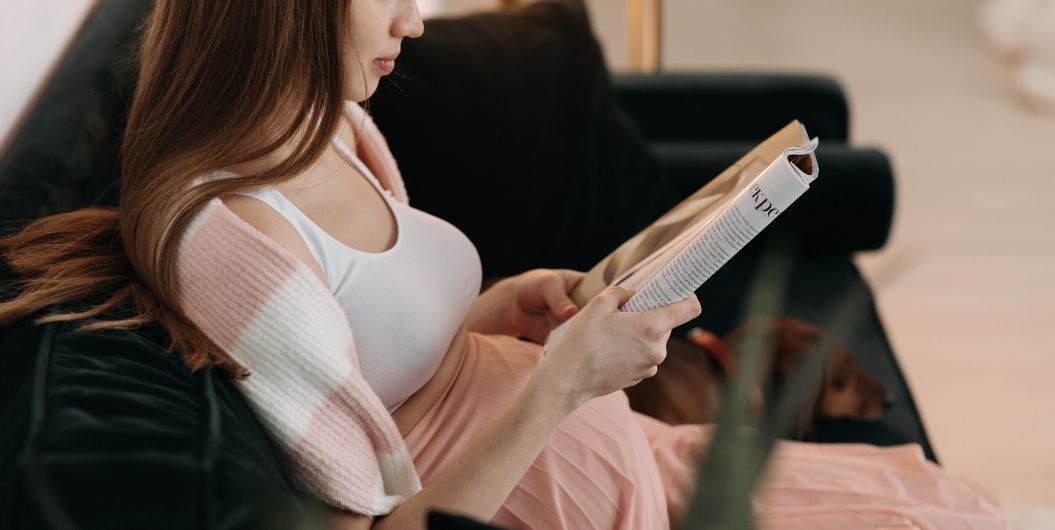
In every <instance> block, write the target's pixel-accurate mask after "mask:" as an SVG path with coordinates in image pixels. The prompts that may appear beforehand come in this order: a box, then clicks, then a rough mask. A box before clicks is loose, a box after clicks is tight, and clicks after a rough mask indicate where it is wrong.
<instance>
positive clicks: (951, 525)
mask: <svg viewBox="0 0 1055 530" xmlns="http://www.w3.org/2000/svg"><path fill="white" fill-rule="evenodd" d="M467 342H468V344H467V347H466V352H465V355H464V356H463V358H462V360H461V362H460V364H459V366H458V369H457V374H456V375H455V376H454V379H453V381H452V382H451V384H450V385H449V387H448V388H447V389H446V391H445V392H444V394H443V396H441V397H440V399H439V400H437V403H436V404H435V405H434V406H433V407H432V408H431V409H430V410H429V411H428V413H426V415H425V417H424V418H422V419H421V421H420V422H418V424H417V425H415V426H414V428H413V429H412V430H411V431H410V432H409V433H408V434H407V436H406V437H405V442H406V445H407V449H408V450H409V452H410V455H411V458H412V460H413V461H414V466H415V467H416V469H417V471H418V475H419V476H420V478H421V481H422V483H423V484H428V483H429V482H430V481H431V480H432V478H433V477H435V476H436V474H437V473H438V472H439V471H440V470H442V469H444V468H445V467H446V466H448V465H451V464H452V463H453V462H454V461H455V460H456V459H457V458H458V457H459V456H460V455H461V454H462V452H463V451H465V449H466V447H468V445H469V444H470V443H471V442H472V441H473V439H475V438H476V436H477V435H478V434H479V433H480V432H481V431H483V430H484V429H485V428H487V427H488V426H489V425H491V424H492V423H493V422H494V421H496V420H497V418H498V417H500V416H501V415H502V414H503V413H504V412H505V411H506V410H507V409H508V408H509V407H510V406H511V405H512V403H513V401H514V400H515V399H516V397H517V396H518V395H519V393H520V390H521V389H522V388H523V387H524V385H525V384H526V383H527V381H528V379H529V378H530V376H531V373H532V372H533V371H534V369H535V367H536V366H538V364H539V362H541V360H542V351H541V350H542V349H541V347H540V346H538V345H536V344H532V343H529V342H523V341H519V340H516V339H514V338H511V337H503V336H491V335H479V334H475V333H470V334H469V340H468V341H467ZM711 432H712V428H711V427H710V426H705V425H677V426H672V425H668V424H666V423H663V422H661V421H659V420H655V419H653V418H650V417H647V416H643V415H640V414H638V413H636V412H633V411H631V410H630V407H629V404H628V402H627V399H626V395H625V394H624V393H622V392H616V393H614V394H611V395H608V396H605V397H602V398H597V399H594V400H591V401H590V402H588V403H587V404H586V405H584V406H583V407H581V408H579V409H578V410H577V411H576V412H575V413H573V414H572V415H571V416H569V417H568V418H567V419H566V420H565V421H564V422H563V423H562V424H561V426H560V428H559V429H558V431H557V433H556V434H554V436H553V437H552V438H551V439H550V441H549V443H548V444H547V445H546V447H545V448H544V449H543V451H542V453H541V454H540V455H539V457H538V458H537V459H536V461H535V462H534V464H533V465H532V466H531V468H530V469H529V470H528V472H527V473H526V474H525V475H524V477H523V478H522V479H521V481H520V482H519V483H518V484H517V486H516V488H515V489H514V490H513V492H512V493H511V494H510V496H509V498H508V499H507V500H506V502H505V504H503V505H502V508H501V509H500V510H499V511H498V513H497V514H496V515H495V517H494V519H493V520H492V522H493V523H494V524H497V525H500V526H504V527H507V528H517V529H539V530H542V529H545V530H549V529H576V530H578V529H586V530H590V529H642V530H648V529H656V528H660V529H665V528H670V526H671V524H670V521H672V520H673V521H680V519H681V517H682V515H683V514H684V512H685V510H686V508H687V504H688V502H689V500H690V499H691V495H692V489H693V485H694V480H695V474H696V465H697V460H698V456H699V455H700V454H701V452H702V451H703V450H704V449H705V448H706V447H707V443H708V442H709V441H710V436H711ZM755 507H756V513H757V517H758V521H759V523H760V525H759V526H760V528H763V529H781V530H799V529H803V530H805V529H811V530H814V529H840V530H843V529H866V528H867V529H877V528H883V529H916V528H918V529H942V530H945V529H965V530H967V529H969V530H983V529H1001V530H1003V529H1007V528H1009V524H1008V522H1007V520H1006V517H1005V515H1004V514H1003V512H1002V511H1001V510H1000V509H999V508H998V507H997V506H996V505H995V504H994V503H993V502H992V501H991V500H990V499H989V498H987V497H986V496H985V495H984V494H981V493H980V492H979V491H978V489H977V488H976V487H974V486H972V485H970V484H969V483H967V482H966V481H964V480H963V479H961V478H959V477H956V476H955V475H953V474H951V473H949V472H947V471H945V470H944V469H942V468H940V467H938V466H936V465H934V464H932V463H930V462H928V461H927V460H926V459H925V458H924V457H923V453H922V451H921V450H920V448H919V446H918V445H905V446H899V447H891V448H879V447H874V446H869V445H863V444H809V443H799V442H781V443H779V444H778V445H777V447H776V449H775V452H774V454H773V457H772V459H771V464H770V467H769V470H768V472H767V475H766V478H765V480H764V483H763V485H762V487H761V488H760V491H759V492H758V495H757V496H756V502H755Z"/></svg>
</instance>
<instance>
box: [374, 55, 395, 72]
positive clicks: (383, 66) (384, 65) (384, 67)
mask: <svg viewBox="0 0 1055 530" xmlns="http://www.w3.org/2000/svg"><path fill="white" fill-rule="evenodd" d="M374 64H376V65H377V68H378V70H381V74H382V75H388V74H391V73H392V70H395V68H396V60H395V59H374Z"/></svg>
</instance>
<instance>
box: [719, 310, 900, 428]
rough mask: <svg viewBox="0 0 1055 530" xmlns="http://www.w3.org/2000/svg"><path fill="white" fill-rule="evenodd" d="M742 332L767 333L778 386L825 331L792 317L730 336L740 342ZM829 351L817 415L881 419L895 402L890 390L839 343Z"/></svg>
mask: <svg viewBox="0 0 1055 530" xmlns="http://www.w3.org/2000/svg"><path fill="white" fill-rule="evenodd" d="M743 333H764V334H765V336H766V342H767V345H768V347H769V348H770V351H771V352H772V355H773V358H772V364H771V365H770V366H771V371H770V375H769V380H770V383H771V385H772V386H773V387H774V388H779V387H781V386H783V384H784V383H785V382H786V381H788V380H789V378H791V377H792V376H793V375H794V373H795V372H796V371H797V370H798V369H799V367H800V366H802V362H803V361H804V360H805V359H806V356H807V355H810V354H811V353H812V352H814V351H815V350H816V349H817V347H818V345H819V344H820V343H821V340H822V339H823V338H824V332H823V331H821V329H820V328H818V327H817V326H814V325H812V324H810V323H808V322H804V321H802V320H798V319H795V318H790V317H779V318H773V319H767V320H766V321H764V322H753V323H750V324H748V325H745V326H743V327H742V328H741V329H738V330H737V331H736V332H734V333H733V334H731V336H730V338H729V339H727V340H729V341H731V342H734V343H735V342H737V341H739V340H741V339H742V335H743ZM822 353H826V359H825V363H824V374H823V383H822V385H821V386H820V387H819V388H818V389H816V391H815V392H814V394H813V395H814V399H813V407H812V410H813V411H814V414H816V415H817V416H820V417H823V418H829V419H838V418H849V419H853V420H859V421H870V420H875V419H877V418H879V417H880V416H881V415H882V413H883V410H884V409H886V408H887V407H888V406H889V405H890V404H891V402H892V399H891V396H890V393H888V392H887V390H886V389H885V388H884V387H883V385H882V384H881V383H880V382H879V381H878V380H876V379H875V378H874V377H872V376H871V375H869V374H867V373H865V372H864V371H863V370H861V368H860V366H858V364H857V361H856V360H855V359H854V356H853V355H852V354H851V353H850V352H849V351H848V350H847V349H846V347H845V346H843V345H842V344H841V343H839V342H835V343H834V344H833V346H832V347H831V348H829V349H828V351H827V352H822Z"/></svg>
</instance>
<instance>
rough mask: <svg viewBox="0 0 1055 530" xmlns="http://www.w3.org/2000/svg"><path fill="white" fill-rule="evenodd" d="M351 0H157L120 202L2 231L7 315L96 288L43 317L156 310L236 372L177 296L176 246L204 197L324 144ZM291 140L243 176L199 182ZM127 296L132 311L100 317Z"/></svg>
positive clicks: (127, 140) (338, 108) (305, 162)
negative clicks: (10, 285) (74, 304)
mask: <svg viewBox="0 0 1055 530" xmlns="http://www.w3.org/2000/svg"><path fill="white" fill-rule="evenodd" d="M348 1H349V0H271V1H260V0H156V1H155V3H154V4H155V5H154V8H153V11H152V13H151V15H150V17H149V18H148V19H147V21H146V22H145V24H144V26H143V28H142V35H141V38H140V41H139V45H138V48H137V61H136V63H135V64H136V66H137V67H138V69H139V74H138V81H137V84H136V88H135V92H134V97H133V99H132V104H131V108H130V109H129V115H128V116H129V117H128V123H127V127H126V129H125V131H124V136H123V139H122V142H121V152H120V154H121V174H120V185H121V188H120V200H119V203H118V204H119V206H118V207H117V208H116V209H113V208H89V209H82V210H77V211H73V212H68V213H63V214H59V215H52V216H48V217H44V218H41V219H38V220H36V221H34V222H32V223H30V224H29V225H27V226H26V227H25V228H24V229H23V230H22V231H21V232H19V233H17V234H14V235H11V236H10V237H6V238H0V252H3V253H4V254H5V255H6V259H7V261H8V263H9V265H10V266H11V268H12V269H13V271H14V272H15V273H16V274H17V275H18V279H17V280H16V285H15V287H16V292H17V293H18V294H17V296H15V297H14V298H13V299H11V300H8V301H5V302H2V303H0V325H7V324H10V323H11V322H14V321H16V320H18V319H21V318H24V317H26V316H29V315H33V314H36V313H37V312H38V311H41V310H44V309H46V308H48V307H49V306H52V305H54V304H61V303H66V302H71V301H79V300H84V299H85V298H87V297H96V296H97V297H99V298H98V299H99V300H104V301H103V302H102V303H100V304H99V305H96V306H95V307H91V308H89V309H85V310H83V311H72V312H54V313H52V314H46V315H44V316H42V317H39V318H37V319H36V320H35V322H37V323H41V324H42V323H45V322H60V321H73V320H81V319H88V318H93V321H90V322H86V323H83V324H81V325H80V326H79V327H78V328H77V329H78V330H83V331H92V330H99V329H107V328H134V327H137V326H140V325H143V324H145V323H149V322H157V323H158V324H160V325H161V326H162V327H163V328H164V329H165V330H166V331H167V333H168V335H169V339H170V340H171V343H170V348H172V349H174V350H176V351H178V352H179V353H180V355H181V356H182V358H183V360H184V362H185V363H186V364H187V365H188V366H189V367H190V368H191V369H192V370H197V369H200V368H202V367H204V366H206V365H209V364H214V365H217V366H219V367H221V368H222V369H224V370H225V371H226V372H228V373H230V374H232V375H239V374H242V373H243V371H242V369H241V367H240V366H238V364H237V363H236V362H235V361H234V360H233V359H232V358H230V357H229V356H228V355H227V354H226V353H225V352H223V351H222V350H221V349H220V348H218V347H217V346H216V345H215V344H214V343H213V342H212V341H211V340H209V338H208V337H207V336H206V335H204V334H203V333H202V332H201V331H200V330H199V329H198V328H197V327H196V326H194V325H193V324H192V323H191V322H190V321H189V320H188V319H187V318H186V317H184V316H183V315H182V314H181V312H180V311H179V310H178V308H177V307H176V305H175V298H174V293H173V285H174V284H173V281H174V271H173V267H172V264H173V263H174V262H175V252H176V250H177V244H178V242H179V238H180V235H181V234H182V233H183V231H184V229H185V228H186V227H187V225H188V223H189V222H190V221H191V219H192V218H193V217H194V215H195V214H196V213H198V212H199V211H200V209H201V208H202V207H203V206H204V205H205V203H206V202H208V201H209V200H210V199H213V198H215V197H219V196H222V195H226V194H228V193H231V192H234V191H239V190H244V189H247V188H249V187H252V186H258V185H263V184H275V183H279V182H282V181H285V180H289V179H290V178H292V177H293V176H295V175H296V174H298V173H299V172H301V171H303V170H304V169H306V168H307V167H309V166H310V165H311V164H312V163H313V162H314V161H315V160H317V159H318V158H319V156H321V154H322V153H323V151H324V150H325V148H326V146H327V143H328V142H329V139H330V138H331V137H332V136H333V135H334V134H335V133H336V130H337V127H338V125H339V120H340V119H341V113H342V112H343V104H344V100H343V91H344V74H345V71H346V68H347V66H348V63H349V62H351V61H349V60H348V59H347V58H346V57H345V56H344V51H345V50H348V49H350V47H349V46H347V43H346V42H345V39H347V38H349V37H347V36H346V31H347V27H348V25H347V24H348V20H349V19H348V17H349V13H348ZM289 146H292V149H289ZM281 149H286V151H281ZM287 151H288V155H284V156H283V158H282V159H281V160H280V161H279V162H277V163H275V164H274V165H273V167H270V168H268V169H266V170H264V171H262V172H259V173H256V174H252V175H244V177H246V178H236V179H222V180H214V181H210V182H206V183H203V184H201V185H198V186H193V187H192V186H191V184H192V182H193V181H194V180H195V179H196V178H198V177H200V176H202V175H204V174H207V173H209V172H210V171H213V170H217V169H221V168H225V167H229V166H232V165H235V164H240V163H245V162H248V161H252V160H259V159H261V158H262V157H265V156H267V155H272V154H274V153H279V152H281V153H286V152H287ZM125 304H131V305H130V307H131V308H132V309H133V310H134V313H133V316H131V317H128V318H121V319H115V320H102V319H99V318H95V317H100V316H101V315H103V314H104V313H106V312H107V311H110V310H112V309H115V308H117V307H122V306H124V307H128V306H126V305H125Z"/></svg>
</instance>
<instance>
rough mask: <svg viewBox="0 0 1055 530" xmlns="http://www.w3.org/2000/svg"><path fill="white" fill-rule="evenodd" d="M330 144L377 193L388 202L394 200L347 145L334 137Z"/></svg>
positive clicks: (390, 193) (389, 192)
mask: <svg viewBox="0 0 1055 530" xmlns="http://www.w3.org/2000/svg"><path fill="white" fill-rule="evenodd" d="M331 143H333V146H334V147H335V148H336V149H337V152H338V153H340V155H341V157H342V158H344V160H345V161H347V162H348V163H349V164H351V165H352V166H354V167H355V169H357V170H358V171H359V172H360V173H362V174H363V176H365V177H366V180H369V181H370V182H371V183H372V184H373V185H374V187H375V188H377V191H379V192H380V193H381V194H382V195H384V196H385V197H387V198H388V199H389V202H392V201H394V200H395V196H393V195H392V192H391V191H390V190H389V189H388V188H385V187H384V186H382V185H381V181H380V180H378V179H377V177H376V176H375V175H374V173H373V172H372V171H370V168H369V166H367V165H366V164H365V163H363V161H362V160H360V159H359V157H358V156H357V155H356V154H355V151H353V150H352V148H350V147H348V144H346V143H344V142H343V141H342V140H341V139H340V138H338V137H336V136H334V137H333V140H332V141H331Z"/></svg>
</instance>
